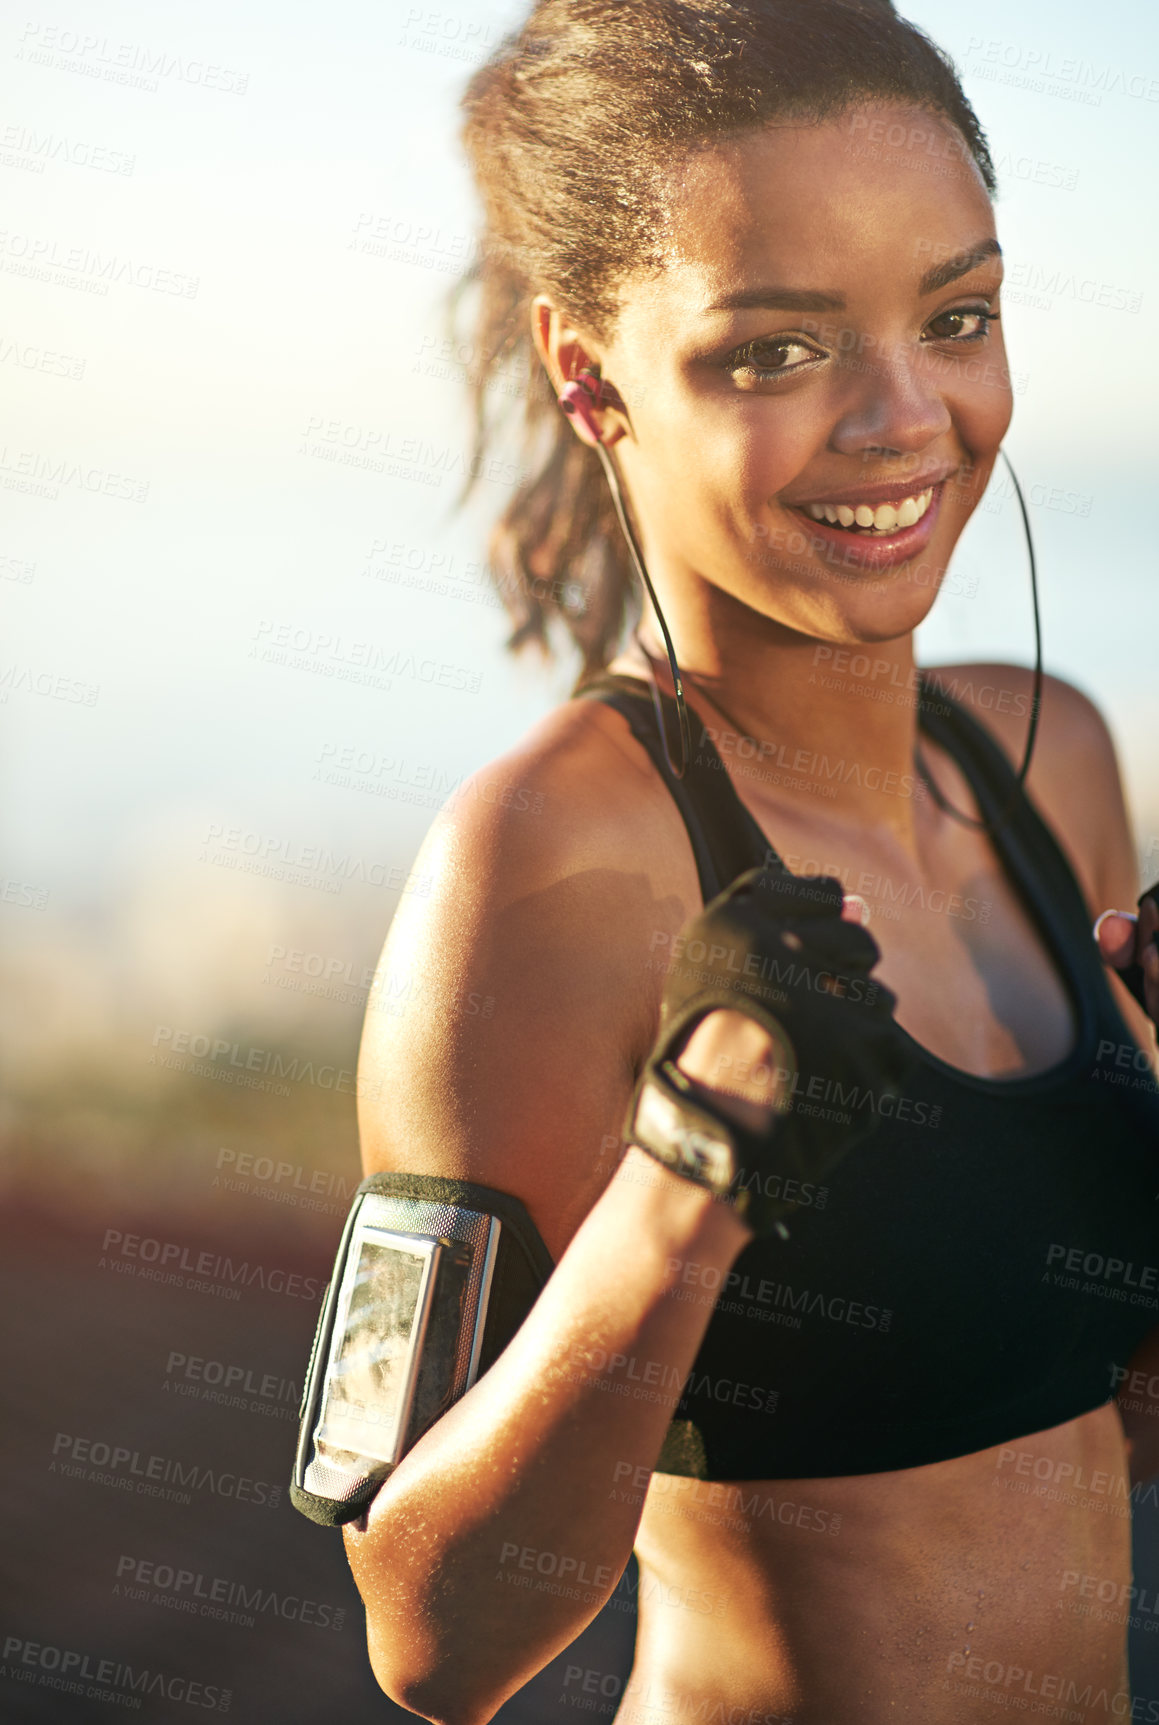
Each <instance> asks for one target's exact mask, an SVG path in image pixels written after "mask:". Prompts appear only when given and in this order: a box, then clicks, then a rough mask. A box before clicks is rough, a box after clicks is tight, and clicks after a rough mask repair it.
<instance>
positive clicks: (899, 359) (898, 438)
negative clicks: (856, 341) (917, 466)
mask: <svg viewBox="0 0 1159 1725" xmlns="http://www.w3.org/2000/svg"><path fill="white" fill-rule="evenodd" d="M924 359H925V355H924V354H923V353H922V352H921V350H920V349H915V348H914V347H912V346H911V345H910V344H908V343H901V342H899V343H898V344H897V346H896V347H894V348H892V349H890V350H886V349H884V348H883V349H880V350H879V351H878V352H877V353H876V354H874V353H868V354H866V355H863V356H862V357H861V358H859V359H858V360H857V362H856V365H857V375H855V376H853V377H851V378H850V390H849V396H848V398H847V402H846V405H845V407H844V409H843V411H842V413H841V415H840V417H839V418H838V420H837V423H836V425H835V426H834V427H833V432H832V435H831V437H830V439H829V445H830V448H831V449H833V450H834V451H835V452H836V453H837V454H839V455H861V456H869V455H906V454H914V453H916V452H917V451H919V450H921V449H925V448H926V447H927V446H928V445H929V444H931V443H932V442H933V441H934V439H935V438H937V437H941V436H942V435H944V433H945V432H947V431H948V430H949V429H950V426H951V424H952V420H951V417H950V411H949V409H948V407H947V406H946V403H945V401H944V399H943V397H942V394H941V391H940V390H939V389H938V388H937V387H936V383H935V380H934V379H933V378H932V377H930V376H929V374H928V371H927V369H926V367H925V365H924V364H923V361H924Z"/></svg>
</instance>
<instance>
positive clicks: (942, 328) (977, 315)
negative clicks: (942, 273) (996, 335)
mask: <svg viewBox="0 0 1159 1725" xmlns="http://www.w3.org/2000/svg"><path fill="white" fill-rule="evenodd" d="M997 321H998V313H997V312H996V311H987V310H986V308H985V307H984V306H959V307H958V308H957V309H956V310H955V311H944V312H940V313H939V314H938V316H937V317H935V318H932V319H931V321H930V324H929V326H928V327H929V329H930V332H931V334H932V335H933V337H934V340H935V341H982V340H984V339H985V337H986V336H987V335H988V334H989V332H990V325H991V324H992V323H997Z"/></svg>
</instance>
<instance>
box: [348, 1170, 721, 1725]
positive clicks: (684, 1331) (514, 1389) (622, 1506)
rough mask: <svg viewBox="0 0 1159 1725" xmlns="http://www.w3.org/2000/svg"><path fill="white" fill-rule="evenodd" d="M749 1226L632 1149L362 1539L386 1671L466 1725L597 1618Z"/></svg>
mask: <svg viewBox="0 0 1159 1725" xmlns="http://www.w3.org/2000/svg"><path fill="white" fill-rule="evenodd" d="M748 1238H749V1235H748V1232H747V1230H746V1229H745V1228H744V1227H743V1225H742V1224H741V1223H740V1222H739V1221H738V1220H737V1218H736V1217H735V1216H734V1215H733V1214H732V1212H731V1211H730V1210H729V1209H728V1208H727V1207H726V1206H724V1205H722V1204H719V1203H716V1202H714V1201H713V1200H712V1199H710V1198H709V1197H708V1196H707V1194H705V1193H704V1192H703V1191H701V1190H700V1189H699V1188H697V1187H696V1186H694V1185H692V1184H690V1183H689V1182H687V1181H684V1180H681V1179H679V1178H677V1177H676V1176H674V1175H672V1174H669V1173H667V1172H666V1171H665V1170H664V1169H661V1168H659V1167H658V1166H657V1164H656V1163H654V1162H653V1161H651V1159H650V1158H648V1157H646V1156H644V1155H643V1153H642V1152H640V1151H637V1150H633V1151H629V1153H628V1155H627V1157H626V1158H625V1160H624V1163H623V1164H622V1166H621V1168H620V1170H619V1171H618V1173H617V1174H616V1176H615V1177H614V1179H613V1180H612V1181H611V1183H610V1184H609V1186H608V1188H607V1190H606V1191H605V1192H604V1194H603V1196H602V1197H601V1198H600V1200H599V1201H598V1202H597V1203H596V1205H595V1206H594V1207H593V1209H592V1211H591V1212H590V1214H589V1215H588V1217H587V1218H586V1220H585V1221H584V1223H583V1225H582V1226H581V1227H580V1229H579V1230H578V1232H577V1233H576V1235H575V1237H574V1238H573V1240H572V1241H571V1243H570V1245H569V1246H568V1248H567V1250H566V1252H564V1254H563V1256H562V1258H561V1259H560V1262H559V1264H558V1266H557V1268H556V1271H555V1273H554V1275H553V1276H552V1278H551V1280H550V1282H549V1283H548V1285H547V1287H546V1289H545V1290H544V1292H543V1294H542V1295H541V1297H540V1299H539V1301H538V1302H537V1304H536V1306H535V1307H534V1308H533V1310H532V1312H531V1314H530V1316H529V1317H528V1319H527V1321H526V1322H525V1323H524V1325H523V1326H522V1328H521V1329H520V1331H519V1332H518V1334H517V1335H516V1336H515V1338H514V1339H513V1341H512V1342H511V1344H510V1346H509V1347H508V1348H507V1349H506V1351H505V1352H504V1353H503V1355H502V1356H501V1357H500V1358H499V1360H497V1361H496V1363H495V1365H494V1366H493V1367H492V1368H491V1370H490V1371H489V1372H488V1373H487V1374H486V1375H485V1377H483V1378H482V1379H481V1380H480V1381H479V1383H477V1384H476V1385H475V1386H474V1388H473V1389H472V1390H470V1391H469V1392H468V1394H467V1395H466V1396H464V1397H463V1399H462V1400H461V1401H460V1402H459V1403H458V1404H457V1405H456V1406H455V1407H454V1408H452V1409H451V1410H450V1412H449V1413H447V1414H446V1415H445V1416H444V1417H443V1418H442V1419H441V1420H440V1421H439V1422H438V1424H437V1425H436V1426H434V1427H433V1428H432V1429H431V1431H430V1432H428V1433H427V1435H426V1436H425V1437H424V1438H423V1439H422V1440H421V1441H420V1442H419V1443H418V1444H416V1446H415V1447H414V1449H413V1450H411V1451H410V1453H409V1454H408V1455H407V1456H406V1457H405V1459H404V1460H403V1462H402V1463H401V1464H400V1466H399V1467H398V1468H397V1469H396V1471H395V1472H394V1474H393V1475H392V1476H391V1478H390V1479H389V1480H388V1482H387V1484H386V1485H385V1486H384V1487H383V1489H382V1491H381V1492H380V1493H379V1494H378V1497H377V1498H376V1499H375V1501H374V1503H373V1504H372V1506H371V1511H370V1515H369V1520H368V1526H367V1530H366V1532H365V1533H357V1532H354V1531H350V1530H347V1533H346V1542H347V1552H348V1555H349V1558H350V1562H351V1566H352V1568H353V1570H354V1575H355V1579H356V1581H357V1583H358V1586H359V1589H360V1591H361V1593H362V1595H363V1598H364V1600H365V1601H366V1605H367V1624H368V1636H369V1644H370V1652H371V1660H372V1663H373V1665H374V1669H375V1673H376V1675H377V1676H378V1679H379V1681H380V1683H382V1685H383V1687H384V1688H385V1689H386V1691H387V1693H388V1694H390V1695H391V1696H392V1697H393V1698H394V1699H396V1700H399V1701H400V1702H402V1703H403V1704H404V1705H406V1706H409V1707H411V1708H412V1710H417V1711H419V1712H421V1713H424V1714H425V1715H426V1716H427V1717H429V1718H432V1719H437V1720H440V1721H442V1720H448V1721H451V1722H452V1725H460V1722H462V1725H474V1722H475V1721H480V1722H481V1721H483V1720H487V1719H490V1718H491V1716H492V1714H493V1713H494V1712H495V1710H496V1709H497V1708H498V1707H499V1706H500V1705H501V1703H502V1702H503V1701H504V1700H505V1699H506V1698H507V1696H508V1695H510V1694H512V1693H513V1692H514V1690H515V1689H517V1688H519V1687H520V1686H521V1684H522V1683H524V1682H526V1681H527V1679H528V1678H529V1677H530V1676H532V1675H533V1674H534V1672H536V1671H538V1670H540V1669H541V1668H542V1667H543V1665H545V1664H546V1663H547V1661H548V1660H549V1659H550V1658H552V1657H553V1656H554V1654H555V1653H557V1652H559V1651H560V1650H561V1649H562V1648H564V1647H566V1646H567V1645H568V1643H569V1642H570V1641H572V1640H573V1639H574V1638H575V1636H576V1635H577V1634H578V1633H579V1631H580V1630H581V1629H582V1628H583V1627H584V1626H585V1625H586V1624H587V1623H588V1622H590V1621H591V1619H592V1618H593V1617H594V1616H595V1614H596V1612H597V1611H598V1610H599V1608H600V1606H601V1605H603V1604H604V1603H605V1601H606V1600H607V1598H608V1597H609V1596H610V1594H611V1592H612V1591H613V1589H614V1587H615V1584H616V1582H617V1580H618V1578H619V1576H620V1574H621V1572H622V1570H623V1568H624V1565H625V1564H626V1562H627V1560H628V1557H629V1555H630V1553H631V1549H632V1544H633V1541H634V1538H635V1533H636V1527H637V1524H638V1521H639V1515H640V1508H639V1503H638V1501H636V1500H637V1499H638V1494H637V1493H631V1494H623V1495H624V1496H625V1497H628V1498H629V1499H630V1501H627V1502H625V1501H621V1497H620V1494H619V1493H618V1492H617V1490H616V1484H617V1481H618V1479H621V1478H627V1477H630V1475H631V1473H632V1472H634V1470H635V1469H636V1468H637V1467H640V1466H643V1467H648V1468H650V1467H652V1466H653V1465H654V1464H655V1461H656V1458H657V1456H658V1454H659V1451H660V1446H661V1444H662V1442H663V1438H664V1432H665V1430H666V1427H667V1425H668V1422H669V1419H670V1418H671V1414H672V1410H673V1408H674V1406H675V1404H676V1401H677V1399H678V1397H679V1393H680V1387H681V1385H682V1384H683V1382H684V1380H685V1378H686V1376H687V1374H688V1371H689V1369H690V1367H691V1365H692V1362H693V1360H694V1358H695V1355H696V1351H697V1348H698V1347H699V1344H700V1340H701V1337H702V1336H703V1333H704V1330H705V1328H706V1326H707V1323H708V1319H709V1316H710V1313H711V1303H710V1302H705V1301H702V1300H701V1301H688V1300H682V1299H680V1298H679V1297H678V1295H679V1291H680V1289H681V1287H682V1286H683V1284H682V1281H681V1277H682V1273H683V1269H684V1265H685V1264H686V1263H687V1262H688V1261H690V1260H693V1261H696V1262H697V1263H698V1265H700V1266H702V1267H704V1268H706V1269H710V1270H716V1271H719V1272H720V1273H721V1274H722V1275H723V1273H724V1272H725V1271H727V1269H728V1267H729V1266H730V1265H731V1263H732V1262H733V1260H734V1258H735V1257H736V1255H737V1253H738V1252H739V1251H740V1250H741V1248H742V1247H743V1246H744V1245H745V1243H746V1242H747V1240H748Z"/></svg>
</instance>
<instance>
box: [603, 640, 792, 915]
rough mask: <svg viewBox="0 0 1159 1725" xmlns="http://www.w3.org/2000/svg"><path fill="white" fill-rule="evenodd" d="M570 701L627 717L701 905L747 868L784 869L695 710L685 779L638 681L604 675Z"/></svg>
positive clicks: (672, 711)
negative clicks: (669, 805)
mask: <svg viewBox="0 0 1159 1725" xmlns="http://www.w3.org/2000/svg"><path fill="white" fill-rule="evenodd" d="M575 699H577V700H578V699H582V700H592V701H602V702H603V703H604V704H605V706H608V707H614V708H615V710H616V712H617V713H620V714H622V715H623V717H624V718H625V719H627V721H628V724H629V726H630V727H631V731H632V735H633V736H634V737H635V739H636V741H637V742H638V743H639V744H640V746H641V747H642V748H644V749H646V750H647V752H648V755H649V758H650V759H651V761H652V764H653V766H654V767H655V768H656V771H657V772H658V773H659V774H660V777H661V778H662V779H663V780H664V783H665V785H666V786H667V787H668V791H669V794H670V795H671V797H672V800H673V802H674V803H675V804H676V807H677V809H678V811H679V813H680V818H681V820H682V821H683V822H684V825H685V828H686V830H687V832H688V838H689V841H690V843H691V845H692V854H693V857H694V858H695V861H696V873H697V875H698V877H699V880H700V891H701V895H702V897H703V899H704V902H705V903H706V904H707V903H708V901H709V899H712V898H715V897H716V895H717V894H718V893H720V892H723V891H724V889H725V887H727V886H731V884H732V882H733V881H734V880H735V879H736V878H737V876H738V875H741V874H744V873H745V871H746V870H747V869H751V868H760V867H762V866H764V865H765V864H767V865H768V866H769V867H771V868H775V869H776V868H780V869H783V868H784V866H785V865H784V864H783V863H782V861H781V859H780V857H779V856H778V855H777V854H776V852H775V851H774V850H773V849H772V848H771V846H770V845H769V842H768V840H767V839H766V838H765V835H764V833H762V831H761V829H760V827H759V826H758V825H757V823H756V821H755V820H754V819H753V817H752V815H750V814H749V811H748V810H747V809H746V808H745V806H744V804H743V803H742V802H741V800H740V798H739V796H738V795H737V793H736V791H735V789H734V788H733V783H732V780H731V779H730V777H729V775H728V773H727V771H726V770H725V765H724V762H723V761H722V760H721V758H720V755H719V754H718V753H717V750H716V748H715V746H714V745H713V742H712V739H711V737H710V736H709V735H708V732H707V731H706V730H705V728H704V725H703V723H702V722H701V720H700V719H699V717H698V715H697V714H696V712H695V709H693V711H692V712H691V714H690V717H691V719H692V755H691V758H690V760H689V762H688V767H687V770H686V772H685V774H684V777H683V778H682V779H678V778H677V777H676V776H675V774H674V773H673V772H672V770H671V768H670V767H669V765H668V757H667V754H666V751H665V748H664V743H663V740H662V738H661V737H660V735H659V734H658V732H657V729H656V712H655V708H654V707H653V704H652V692H651V690H650V689H649V687H648V685H647V683H645V682H644V681H643V679H642V678H639V677H626V676H621V675H619V674H616V673H613V672H610V671H608V672H604V673H603V674H601V675H600V676H598V677H594V678H593V679H592V680H591V681H590V682H588V683H585V684H584V686H583V688H581V689H578V690H577V691H576V695H575ZM660 700H661V703H662V706H663V709H664V721H665V728H668V727H669V726H674V725H675V724H676V723H677V714H676V703H675V701H674V700H673V699H672V697H671V696H670V695H665V694H661V696H660ZM698 733H699V734H698Z"/></svg>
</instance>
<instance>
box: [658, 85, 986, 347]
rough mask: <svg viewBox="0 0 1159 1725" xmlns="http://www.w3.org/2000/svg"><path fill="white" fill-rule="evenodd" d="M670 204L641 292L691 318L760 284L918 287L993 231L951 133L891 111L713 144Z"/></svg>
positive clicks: (693, 159)
mask: <svg viewBox="0 0 1159 1725" xmlns="http://www.w3.org/2000/svg"><path fill="white" fill-rule="evenodd" d="M664 206H665V243H664V247H663V267H662V268H661V269H660V270H659V271H657V272H655V273H653V274H652V276H651V277H650V280H649V283H648V286H649V287H650V288H651V290H652V292H651V293H650V294H647V297H649V298H653V296H656V295H658V296H659V298H660V299H661V300H667V301H668V302H669V304H670V305H673V304H674V303H675V301H677V300H679V301H680V302H681V303H682V304H683V306H684V308H685V309H686V310H687V312H688V313H689V314H695V312H696V311H697V310H699V309H703V308H705V307H708V306H710V305H712V304H713V303H714V302H715V301H716V300H718V299H719V298H721V297H722V296H723V295H726V294H728V293H730V292H736V291H738V290H741V289H743V288H746V287H752V286H753V285H759V284H762V283H776V284H778V285H780V286H783V287H789V288H801V289H817V290H825V289H830V290H836V291H839V292H840V293H841V294H843V295H844V296H846V297H848V298H850V299H852V298H853V297H854V296H856V295H858V294H864V293H867V292H872V291H875V290H876V289H879V288H888V289H890V290H891V291H892V292H895V293H896V292H897V291H898V290H899V289H904V288H906V287H907V286H909V287H911V288H913V289H914V290H915V291H916V284H917V282H918V281H919V279H920V278H921V276H922V275H923V274H924V273H925V272H926V270H927V269H928V268H929V267H930V265H931V263H935V262H937V261H938V260H939V259H941V258H944V257H948V256H951V255H953V254H955V253H957V252H959V251H961V250H962V249H963V247H965V246H969V245H971V244H973V243H974V242H975V241H977V240H982V239H985V238H987V237H989V236H991V235H993V233H994V215H993V210H992V208H991V205H990V200H989V197H988V195H987V192H986V187H985V184H984V183H983V180H982V176H981V174H980V173H979V171H978V168H977V165H976V163H975V162H974V160H973V158H972V157H971V156H970V153H969V150H968V148H967V146H966V143H965V141H964V139H963V138H962V136H961V134H960V133H959V132H958V130H957V128H956V127H955V126H953V125H952V124H951V123H950V122H949V121H948V120H946V119H944V118H943V117H942V116H941V115H939V114H934V113H929V112H926V111H925V110H924V109H917V108H910V107H897V106H893V105H881V106H873V107H857V108H853V109H851V110H849V111H848V112H846V113H843V114H841V115H838V116H836V117H834V118H832V119H829V120H825V121H822V122H807V121H801V122H798V123H794V124H785V123H778V124H776V125H768V126H762V127H760V128H756V129H754V130H753V131H751V132H744V133H741V134H739V135H737V136H735V137H731V138H725V139H718V140H714V141H713V142H711V143H710V144H707V145H705V146H704V147H702V148H700V149H698V150H697V151H695V152H694V153H693V154H691V155H690V156H689V157H687V158H686V159H685V160H683V161H682V162H681V163H680V164H679V165H678V166H675V167H674V168H673V169H672V171H671V172H670V174H669V176H668V179H667V182H666V184H665V187H664ZM641 285H642V286H643V285H644V284H643V283H641ZM632 297H634V296H633V295H631V294H628V295H626V296H625V298H626V300H630V299H631V298H632Z"/></svg>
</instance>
